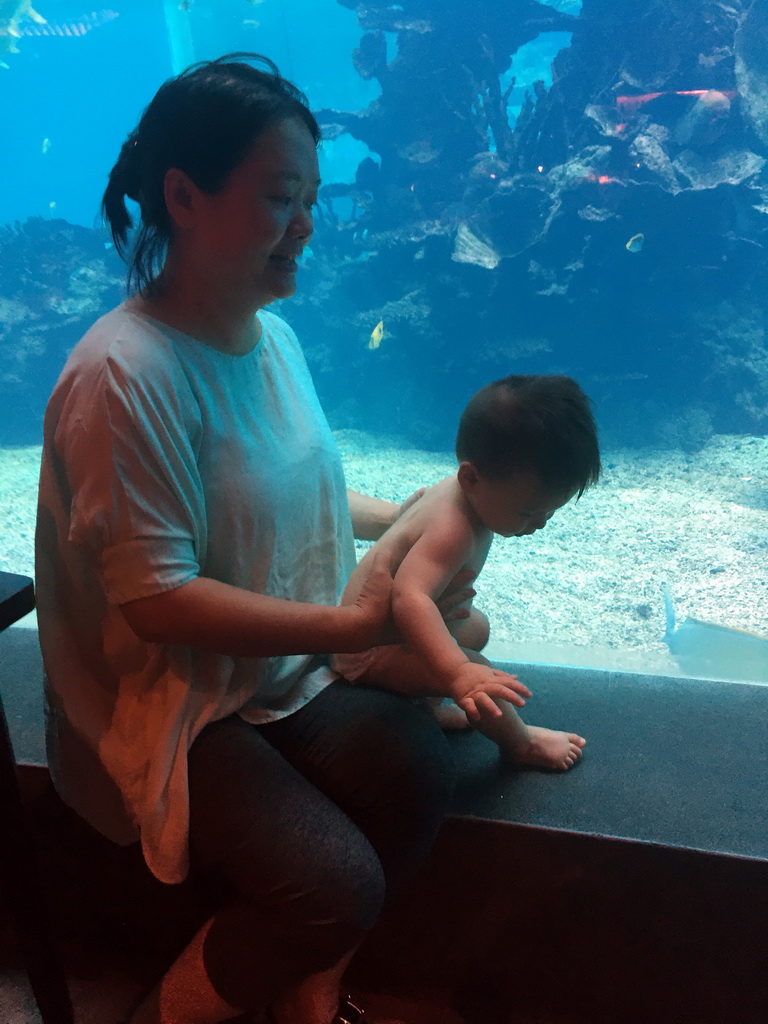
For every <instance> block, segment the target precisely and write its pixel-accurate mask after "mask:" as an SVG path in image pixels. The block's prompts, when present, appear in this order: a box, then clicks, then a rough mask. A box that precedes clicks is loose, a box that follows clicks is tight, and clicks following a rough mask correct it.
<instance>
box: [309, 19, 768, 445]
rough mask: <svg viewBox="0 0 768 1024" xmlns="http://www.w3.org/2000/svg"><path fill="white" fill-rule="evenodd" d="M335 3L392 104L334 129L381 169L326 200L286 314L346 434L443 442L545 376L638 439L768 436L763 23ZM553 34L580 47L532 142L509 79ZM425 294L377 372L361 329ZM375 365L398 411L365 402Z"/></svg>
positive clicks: (565, 66)
mask: <svg viewBox="0 0 768 1024" xmlns="http://www.w3.org/2000/svg"><path fill="white" fill-rule="evenodd" d="M338 2H339V3H342V5H343V6H345V7H349V8H351V9H354V10H356V12H357V15H358V20H359V22H360V25H361V27H362V28H363V30H364V33H365V34H364V36H363V40H362V42H361V44H360V46H359V48H358V50H357V51H356V53H355V55H354V61H355V66H356V67H357V69H358V71H359V72H360V73H361V74H362V75H363V76H364V77H369V78H370V77H373V78H375V79H377V80H378V82H379V83H380V85H381V90H382V91H381V95H380V96H379V97H378V99H376V100H375V101H374V102H373V103H372V104H371V105H370V106H369V107H368V108H367V109H365V110H357V111H338V110H324V111H320V114H319V117H320V121H321V123H322V124H323V127H324V132H325V135H326V137H327V138H334V137H338V136H339V135H341V134H343V133H348V134H350V135H352V136H353V137H354V138H356V139H359V140H361V141H362V142H364V143H366V145H367V146H368V147H369V148H370V150H371V151H372V153H373V154H375V155H376V159H375V160H374V159H372V158H367V159H366V160H364V161H363V162H362V163H361V164H360V167H359V168H358V173H357V177H356V181H355V182H354V184H353V185H350V186H343V185H334V186H332V189H331V190H329V191H328V192H326V193H324V194H323V195H322V196H321V198H322V202H323V209H324V211H325V213H324V216H323V217H321V220H320V224H319V225H318V232H319V234H320V235H321V236H322V237H321V241H320V244H318V246H317V252H318V254H319V255H318V257H317V258H316V259H315V260H314V262H313V266H312V270H311V276H312V285H313V287H311V288H309V289H306V290H304V291H303V293H302V295H301V296H300V297H299V299H298V300H293V302H292V305H291V312H290V315H291V317H292V318H293V319H294V320H296V321H297V322H298V325H299V326H300V327H301V328H302V332H303V337H304V338H305V339H307V341H309V343H310V345H309V356H310V360H311V361H312V363H313V367H314V369H315V372H316V374H317V376H318V381H319V385H320V390H321V392H322V393H323V397H324V398H325V400H326V403H327V404H328V405H329V407H330V408H331V409H332V410H335V414H336V415H337V419H339V420H340V421H341V424H340V425H345V426H360V425H364V426H367V427H368V428H371V427H373V428H374V429H382V430H384V431H386V430H394V431H398V432H401V433H403V434H405V435H407V436H410V437H411V439H413V440H421V441H424V440H426V441H427V442H429V441H433V442H434V443H435V444H444V443H446V442H447V441H448V442H449V440H450V427H449V422H450V421H451V420H452V418H454V417H455V413H456V411H457V409H458V407H459V406H460V403H461V400H462V399H463V398H464V397H465V395H466V394H467V393H468V392H469V391H471V390H472V388H473V387H474V386H476V385H479V384H480V383H482V382H484V380H486V379H488V378H489V377H492V376H494V375H495V376H501V375H502V374H504V373H508V372H510V371H511V370H518V371H523V372H525V371H526V370H531V369H536V370H538V371H541V370H544V371H546V370H559V371H564V372H570V373H572V374H573V375H575V376H577V377H579V379H580V380H582V382H583V384H584V386H585V387H586V388H587V390H588V391H590V393H592V394H593V395H594V396H595V398H596V399H597V402H598V408H599V412H600V414H601V420H602V422H603V424H604V426H605V427H606V428H607V432H608V433H609V434H611V433H613V434H614V436H616V437H617V438H618V439H619V440H621V441H622V442H624V443H639V444H643V443H647V442H649V441H651V442H654V443H655V442H657V441H658V439H659V438H665V437H673V436H675V435H676V434H680V435H681V439H682V441H683V442H684V443H686V444H688V443H691V444H693V443H698V441H699V440H700V439H701V438H703V437H705V436H706V434H707V429H705V428H704V427H703V426H702V424H704V423H707V424H713V425H714V427H715V428H716V429H717V430H726V429H728V430H736V431H743V432H746V431H753V432H759V431H761V430H765V429H766V428H768V414H767V413H766V409H768V379H766V376H765V369H764V365H765V360H766V355H765V352H766V335H765V330H766V323H767V322H768V297H767V296H768V290H767V289H766V288H765V283H766V272H767V271H768V259H767V256H766V249H767V247H768V174H767V173H766V166H767V164H766V160H767V159H768V139H767V138H766V136H765V124H766V123H768V117H767V116H766V115H767V114H768V111H766V99H765V96H766V94H768V88H767V86H766V83H768V45H766V36H767V34H768V15H766V8H765V5H764V3H763V4H761V3H758V2H755V0H732V2H730V3H729V4H727V5H726V4H722V3H717V2H709V0H706V2H703V3H699V4H694V5H691V4H690V3H688V2H683V0H672V2H670V0H637V2H635V3H633V5H632V15H631V17H628V16H627V10H626V7H625V5H623V4H616V3H615V2H614V0H584V3H583V5H582V9H581V12H580V14H579V15H578V16H574V15H570V14H566V13H563V11H560V10H555V9H554V8H553V7H550V6H547V5H544V4H540V3H537V2H535V0H525V2H521V3H515V4H499V3H497V2H495V0H455V2H452V3H451V4H449V5H446V4H444V3H442V2H441V0H403V2H402V3H400V4H398V5H393V4H390V3H388V2H384V0H378V2H377V0H366V2H365V3H362V2H360V3H357V2H355V0H338ZM552 31H559V32H563V31H566V32H572V41H571V45H570V46H566V47H565V48H564V49H562V50H561V51H560V53H559V54H558V55H557V57H556V58H555V60H554V63H553V66H552V85H551V87H550V88H546V87H545V85H544V83H543V82H534V83H533V85H532V87H531V89H530V91H529V93H528V95H527V98H526V100H525V102H524V103H523V107H522V110H521V111H520V113H519V115H518V116H517V118H516V120H515V121H514V123H513V120H512V118H511V117H510V116H509V112H508V109H507V105H508V100H509V93H510V90H511V89H512V87H513V86H514V78H513V79H512V81H511V84H508V85H507V86H506V87H505V88H502V81H508V80H509V79H508V75H509V73H510V72H511V73H514V72H515V68H516V54H517V51H518V50H519V48H520V47H521V46H522V45H523V44H524V43H525V42H527V41H529V40H531V39H534V38H536V37H537V36H538V35H539V34H540V33H542V32H552ZM385 33H396V42H397V47H396V55H395V56H394V57H393V58H392V59H390V60H389V61H387V58H386V52H387V49H386V47H385V46H384V39H385ZM340 197H346V198H347V199H351V200H352V202H351V203H348V204H347V206H346V208H343V207H342V205H341V204H340V202H339V199H340ZM343 209H346V210H347V211H351V213H346V214H345V215H344V214H343V213H342V212H341V211H342V210H343ZM639 234H642V235H643V240H644V245H643V246H642V251H640V250H639V248H638V247H637V246H635V247H634V248H628V247H627V242H628V240H630V239H631V238H633V237H635V236H637V235H639ZM339 267H341V270H339ZM414 290H418V292H419V296H420V301H419V314H418V317H417V318H416V319H414V321H413V322H412V323H408V322H403V323H401V324H400V326H399V330H398V333H397V338H396V339H395V340H393V341H392V342H391V343H390V344H387V343H386V342H385V343H384V344H382V346H381V348H380V349H379V350H377V352H376V353H374V354H373V356H371V354H370V353H369V352H368V351H366V350H365V347H364V345H363V344H362V343H361V342H362V341H363V339H364V338H365V337H367V333H365V332H364V331H363V330H362V326H360V327H358V326H357V325H356V322H355V316H354V311H355V310H357V309H360V308H362V309H365V310H366V311H367V317H368V323H367V330H368V332H370V330H371V327H372V326H373V324H375V323H376V322H377V321H378V320H379V319H380V318H381V317H380V315H379V314H380V312H381V310H382V308H383V307H384V305H385V304H386V303H392V302H396V301H397V300H398V299H399V298H400V297H403V296H407V295H410V294H412V293H413V292H414ZM352 296H355V300H354V302H353V300H352V299H351V297H352ZM724 302H728V303H731V304H732V305H733V307H734V309H735V310H736V321H737V322H739V323H740V324H741V325H742V329H743V331H744V332H747V334H748V340H746V336H745V335H739V339H736V338H735V337H732V335H731V334H729V332H728V325H727V324H724V323H723V320H722V317H721V316H720V315H719V314H718V309H719V308H720V306H721V304H722V303H724ZM747 310H748V311H749V312H746V311H747ZM351 314H352V315H351ZM707 324H709V325H711V326H710V327H709V328H706V327H705V326H704V325H707ZM715 324H719V325H721V328H720V329H716V328H715V327H714V325H715ZM318 336H323V337H325V338H328V337H332V338H333V339H334V343H333V346H332V347H329V346H328V345H327V343H325V342H324V343H323V344H322V346H318V347H317V348H314V347H313V346H312V343H311V342H312V338H313V337H318ZM532 337H534V338H539V339H542V340H543V342H544V348H543V349H542V348H538V349H537V350H536V351H535V354H534V353H532V352H531V351H530V349H528V348H527V347H526V345H527V342H528V340H529V339H530V338H532ZM715 338H716V339H717V343H715ZM729 338H731V340H732V343H731V342H729ZM543 353H546V354H543ZM374 358H375V359H376V360H377V365H376V379H377V382H378V384H379V388H378V392H379V394H380V395H381V398H380V399H377V398H376V397H374V396H372V395H370V394H367V393H365V394H363V392H362V391H361V389H360V387H359V381H360V379H361V377H362V378H364V377H365V375H366V374H367V373H368V372H369V370H370V368H371V363H372V362H373V360H374ZM340 360H341V361H342V362H341V365H342V366H344V367H345V368H346V369H345V370H344V371H342V372H340V370H339V365H340V362H339V361H340ZM681 383H682V384H683V386H682V387H681ZM350 392H355V393H356V394H357V396H359V397H357V398H354V397H351V396H350ZM734 394H735V395H739V396H741V397H740V398H739V399H738V401H737V402H734V401H733V396H734ZM392 395H396V396H397V397H396V399H394V400H393V399H392ZM648 408H652V409H653V415H654V417H655V418H656V420H658V421H659V422H657V423H656V422H655V423H649V422H648V420H647V417H645V415H644V410H646V409H648ZM372 417H373V421H372ZM377 417H378V420H377ZM663 420H666V423H662V422H661V421H663ZM686 425H687V426H686ZM709 429H711V428H709ZM686 431H687V432H688V434H689V435H690V436H689V437H688V439H687V440H686V438H685V437H684V436H682V435H684V434H685V433H686Z"/></svg>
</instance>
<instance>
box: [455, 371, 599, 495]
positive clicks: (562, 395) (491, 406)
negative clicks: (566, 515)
mask: <svg viewBox="0 0 768 1024" xmlns="http://www.w3.org/2000/svg"><path fill="white" fill-rule="evenodd" d="M590 404H591V403H590V400H589V398H587V396H586V395H585V394H584V392H583V391H582V390H581V388H580V387H579V385H578V384H577V383H576V381H575V380H572V379H571V378H570V377H563V376H560V375H556V374H552V375H528V374H515V375H513V376H511V377H504V378H503V379H502V380H496V381H494V382H493V383H492V384H487V385H486V386H485V387H484V388H481V390H480V391H478V392H477V394H476V395H474V396H473V397H472V398H471V399H470V400H469V403H468V404H467V407H466V409H465V410H464V412H463V413H462V416H461V420H460V422H459V430H458V434H457V436H456V456H457V458H458V460H459V462H471V463H473V465H474V466H476V467H477V469H478V470H479V471H480V472H481V473H482V474H483V475H484V476H487V477H488V478H489V479H492V480H499V479H502V478H504V477H508V476H513V475H514V474H516V473H532V474H534V475H535V476H537V477H538V479H539V480H540V482H541V485H542V486H543V487H545V488H546V489H547V490H551V491H552V492H554V493H576V494H577V495H578V496H579V497H581V495H582V494H583V493H584V491H585V490H586V489H587V487H589V486H590V485H591V484H594V483H595V482H596V481H597V480H598V478H599V476H600V448H599V445H598V440H597V427H596V425H595V420H594V417H593V416H592V412H591V409H590Z"/></svg>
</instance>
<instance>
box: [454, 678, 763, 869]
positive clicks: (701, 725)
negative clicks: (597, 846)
mask: <svg viewBox="0 0 768 1024" xmlns="http://www.w3.org/2000/svg"><path fill="white" fill-rule="evenodd" d="M500 667H502V668H506V669H508V670H509V671H515V672H517V673H518V674H519V675H520V677H521V678H522V679H524V680H525V682H526V683H527V684H528V685H529V686H530V687H531V690H532V691H533V694H534V697H533V699H532V700H530V701H529V702H528V705H527V707H526V709H525V717H526V720H527V721H529V722H532V723H534V724H536V725H543V726H548V727H550V728H553V729H563V728H567V729H568V730H573V731H575V732H578V733H580V734H581V735H582V736H584V737H586V739H587V746H586V748H585V753H584V757H583V759H582V761H581V762H580V763H579V764H578V765H577V766H576V767H574V768H573V769H571V771H570V772H567V773H565V774H545V773H543V772H534V771H519V770H514V769H505V768H503V767H501V766H500V765H499V763H498V760H497V757H496V751H495V748H494V746H493V745H492V744H490V743H488V741H486V740H485V739H484V738H483V737H481V736H478V735H477V734H474V733H473V734H465V733H460V734H458V735H455V736H454V737H453V738H452V742H453V745H454V749H455V751H456V755H457V757H458V759H459V764H460V779H461V782H460V785H459V789H458V792H457V794H456V799H455V803H454V813H455V814H457V815H463V816H471V817H476V818H482V819H490V820H494V821H502V822H508V823H512V824H516V825H527V826H531V827H536V828H547V829H557V830H560V831H565V832H573V833H578V834H586V835H595V836H606V837H612V838H619V839H625V840H630V841H634V842H642V843H654V844H657V845H659V846H670V847H680V848H684V849H690V850H700V851H704V852H707V853H717V854H725V855H728V856H732V857H747V858H755V859H760V860H768V726H766V722H768V686H765V685H761V684H757V683H735V682H718V681H714V680H706V679H691V678H688V677H666V676H656V675H646V676H643V675H640V674H638V673H624V672H606V671H598V670H594V669H582V668H573V667H569V666H559V665H549V666H542V665H521V664H519V663H518V664H515V665H511V664H504V663H501V665H500Z"/></svg>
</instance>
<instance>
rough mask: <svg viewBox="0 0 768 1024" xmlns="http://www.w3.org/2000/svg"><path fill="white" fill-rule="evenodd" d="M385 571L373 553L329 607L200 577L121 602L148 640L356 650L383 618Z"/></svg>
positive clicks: (371, 640)
mask: <svg viewBox="0 0 768 1024" xmlns="http://www.w3.org/2000/svg"><path fill="white" fill-rule="evenodd" d="M391 588H392V576H391V574H390V572H389V570H388V568H387V567H386V564H385V562H384V560H383V559H381V558H379V557H375V558H374V560H373V563H372V565H371V571H370V573H369V574H368V577H367V579H366V581H365V583H364V585H363V588H362V590H361V592H360V596H359V598H358V599H357V601H356V602H355V603H354V604H351V605H345V606H344V607H335V606H334V607H331V606H326V605H317V604H304V603H301V602H298V601H286V600H282V599H280V598H276V597H267V596H266V595H264V594H254V593H252V592H251V591H249V590H242V589H240V588H239V587H232V586H230V585H229V584H227V583H220V582H219V581H218V580H212V579H208V578H206V577H197V578H196V579H194V580H191V581H190V582H189V583H185V584H184V585H183V586H180V587H176V588H175V589H174V590H167V591H164V592H163V593H161V594H154V595H153V596H152V597H142V598H139V599H138V600H136V601H129V602H128V603H126V604H123V605H121V606H120V607H121V610H122V612H123V615H124V616H125V619H126V621H127V622H128V625H129V626H130V627H131V629H132V630H133V631H134V632H135V633H136V634H137V635H138V636H140V637H141V639H142V640H146V641H147V642H148V643H161V644H182V645H184V646H188V647H197V648H202V649H204V650H211V651H217V652H218V653H220V654H228V655H230V656H232V657H270V656H278V655H283V654H324V653H334V652H338V653H340V654H341V653H347V652H354V651H363V650H366V649H367V648H369V647H372V646H375V645H376V644H377V643H380V642H381V638H382V635H383V634H384V633H385V630H386V628H387V625H388V624H389V621H390V619H389V604H390V593H391Z"/></svg>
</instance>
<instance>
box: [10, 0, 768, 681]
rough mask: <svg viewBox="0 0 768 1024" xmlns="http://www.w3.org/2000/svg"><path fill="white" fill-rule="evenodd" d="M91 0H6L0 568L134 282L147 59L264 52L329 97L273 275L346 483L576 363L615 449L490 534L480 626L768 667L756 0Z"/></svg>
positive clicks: (382, 476)
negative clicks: (562, 492) (532, 378)
mask: <svg viewBox="0 0 768 1024" xmlns="http://www.w3.org/2000/svg"><path fill="white" fill-rule="evenodd" d="M100 2H101V0H0V95H1V96H2V99H1V100H0V102H1V103H2V111H3V157H2V184H3V187H2V189H0V225H2V226H0V511H1V513H2V528H1V529H0V568H1V569H3V570H6V571H10V572H16V573H22V574H28V575H33V573H34V564H33V534H34V518H35V502H36V489H37V474H38V468H39V460H40V445H41V436H42V418H43V413H44V409H45V404H46V400H47V398H48V395H49V393H50V391H51V389H52V387H53V385H54V383H55V381H56V379H57V376H58V374H59V372H60V371H61V368H62V366H63V364H64V361H65V359H66V356H67V354H68V352H69V351H70V350H71V348H72V347H73V346H74V344H75V343H76V342H77V340H78V339H79V337H80V336H81V335H82V334H83V333H84V332H85V330H86V329H87V328H88V327H89V325H90V324H91V323H92V322H93V321H94V320H95V319H97V318H98V317H99V316H101V315H103V314H104V313H105V312H106V311H107V310H109V309H110V308H112V307H113V306H115V305H116V304H118V303H119V302H121V301H122V299H123V298H124V296H125V268H124V266H123V264H122V263H121V261H120V259H119V258H118V256H117V254H116V252H115V250H114V248H113V246H112V244H111V241H110V239H109V236H108V234H107V232H106V231H105V229H104V228H103V226H102V225H101V224H100V222H99V204H100V199H101V195H102V192H103V189H104V187H105V184H106V179H107V175H108V172H109V170H110V168H111V167H112V164H113V163H114V161H115V159H116V157H117V154H118V152H119V149H120V146H121V145H122V143H123V141H124V139H125V138H126V136H127V134H128V133H129V132H130V131H131V129H132V128H133V127H134V126H135V124H136V122H137V120H138V117H139V115H140V114H141V111H142V110H143V108H144V107H145V105H146V104H147V103H148V102H149V100H150V99H151V97H152V95H153V94H154V93H155V91H156V90H157V88H158V86H159V85H160V84H161V82H162V81H164V80H165V79H167V78H168V77H170V76H172V75H173V74H175V73H178V72H180V71H181V70H183V69H184V68H185V67H187V66H188V65H190V64H192V63H194V62H195V61H199V60H206V59H210V58H214V57H218V56H221V55H223V54H226V53H232V52H236V51H247V52H255V53H261V54H265V55H267V56H269V57H270V58H271V59H272V60H274V61H275V62H276V63H277V65H278V66H279V68H280V70H281V72H282V73H283V74H284V75H285V76H286V77H287V78H289V79H290V80H292V81H293V82H295V83H296V84H297V85H298V86H299V88H300V89H302V90H303V91H304V92H305V93H306V95H307V96H308V98H309V101H310V105H311V107H312V109H313V111H314V112H315V113H316V116H317V118H318V121H319V122H320V124H321V126H322V131H323V141H322V144H321V148H320V160H321V173H322V178H323V184H322V187H321V189H320V194H319V203H318V208H317V210H316V218H315V234H314V236H313V238H312V241H311V245H310V248H309V249H308V250H307V251H306V253H305V256H304V259H303V261H302V265H301V268H300V271H299V283H298V291H297V294H296V296H295V297H294V298H292V299H290V300H286V301H284V302H281V303H277V304H276V305H275V307H274V308H275V310H276V312H278V313H279V314H280V315H281V316H283V317H285V319H286V320H288V322H289V323H290V324H291V325H292V326H293V327H294V328H295V330H296V331H297V333H298V336H299V339H300V341H301V343H302V345H303V347H304V351H305V353H306V355H307V359H308V361H309V364H310V367H311V370H312V373H313V375H314V379H315V383H316V386H317V389H318V392H319V395H320V399H321V401H322V403H323V406H324V408H325V410H326V413H327V415H328V418H329V420H330V423H331V426H332V428H333V430H334V432H335V434H336V438H337V441H338V445H339V448H340V450H341V452H342V455H343V458H344V461H345V466H346V472H347V474H348V482H349V484H350V486H352V487H354V488H356V489H359V490H361V491H364V492H367V493H370V494H373V495H377V496H380V497H383V498H387V499H392V500H395V501H400V500H403V499H405V498H406V497H407V496H408V495H410V494H411V493H412V492H413V491H414V490H415V489H417V488H419V487H423V486H427V485H430V484H432V483H434V482H435V481H437V480H438V479H440V478H441V477H442V476H445V475H446V474H448V473H451V472H453V470H454V468H455V459H454V455H453V439H454V433H455V429H456V424H457V421H458V416H459V413H460V411H461V409H462V407H463V405H464V403H465V402H466V400H467V399H468V397H469V396H470V395H471V394H473V393H474V392H475V391H476V390H477V389H478V388H480V387H481V386H482V385H484V384H486V383H488V382H490V381H492V380H495V379H498V378H500V377H504V376H507V375H508V374H512V373H537V374H538V373H564V374H568V375H570V376H572V377H574V378H575V379H576V380H577V381H578V382H579V383H580V384H581V386H582V387H583V389H584V390H585V391H586V392H587V394H588V395H589V396H590V397H591V399H592V402H593V406H594V411H595V415H596V418H597V421H598V425H599V429H600V435H601V442H602V450H603V464H604V472H603V476H602V479H601V480H600V482H599V484H598V485H597V486H595V487H593V488H591V489H590V490H588V491H587V492H586V493H585V494H584V495H583V497H582V498H581V499H580V500H578V501H575V502H571V503H570V504H569V505H568V506H566V507H565V508H563V509H562V510H561V511H560V512H558V514H557V515H556V516H555V517H554V518H553V519H552V521H551V522H550V523H549V525H548V526H547V528H546V530H544V531H542V532H539V533H536V534H534V535H533V536H530V537H519V538H510V539H506V540H505V539H502V538H498V539H497V540H496V541H495V542H494V545H493V547H492V550H491V554H490V556H489V559H488V562H487V564H486V567H485V570H484V572H483V573H482V576H481V577H480V578H479V579H478V581H477V591H478V594H477V598H476V601H477V604H478V605H479V606H480V607H481V608H482V609H483V610H484V611H485V612H486V613H487V615H488V616H489V618H490V621H491V630H492V633H491V644H490V646H489V648H488V653H489V654H490V656H491V657H495V658H500V659H509V660H513V661H514V660H517V661H519V662H526V661H528V662H543V663H561V664H574V665H585V666H596V667H616V668H621V669H627V670H629V671H637V672H646V671H648V672H655V673H668V674H670V675H676V674H681V673H682V674H688V675H692V676H697V675H698V676H714V677H717V678H734V679H747V680H752V681H754V682H757V683H759V682H768V653H767V652H768V343H767V341H766V332H767V331H768V279H767V277H766V270H767V269H768V4H766V3H765V0H730V2H729V3H728V4H723V3H715V2H708V0H549V2H546V0H541V2H538V0H400V2H399V3H390V2H386V0H364V2H357V0H130V2H125V0H104V2H105V3H109V4H110V6H109V7H106V6H105V7H99V6H97V5H98V4H99V3H100ZM363 547H364V545H362V544H361V545H360V549H361V550H362V548H363Z"/></svg>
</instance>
